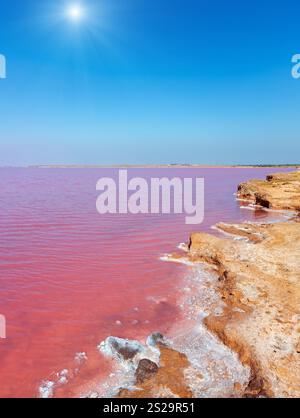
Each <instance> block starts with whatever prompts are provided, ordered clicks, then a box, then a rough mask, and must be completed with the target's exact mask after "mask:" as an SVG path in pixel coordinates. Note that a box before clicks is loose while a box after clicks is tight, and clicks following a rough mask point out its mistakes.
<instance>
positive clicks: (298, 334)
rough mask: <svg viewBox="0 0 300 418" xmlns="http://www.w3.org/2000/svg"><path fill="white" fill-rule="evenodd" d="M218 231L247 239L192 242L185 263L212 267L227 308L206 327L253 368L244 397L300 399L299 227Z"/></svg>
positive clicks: (243, 227)
mask: <svg viewBox="0 0 300 418" xmlns="http://www.w3.org/2000/svg"><path fill="white" fill-rule="evenodd" d="M218 228H219V229H220V230H223V231H224V232H226V233H230V234H231V235H233V236H236V237H239V236H241V237H245V236H246V237H247V238H248V239H247V240H231V239H221V238H218V237H215V236H212V235H209V234H204V233H203V234H202V233H197V234H194V235H192V237H191V241H190V247H189V258H190V259H191V260H192V261H204V262H206V263H210V264H213V265H214V266H216V268H217V269H218V272H219V277H220V278H219V280H220V289H219V290H220V292H221V295H222V299H223V301H224V302H225V303H226V309H225V310H224V313H223V315H219V316H213V315H210V316H209V317H208V318H206V320H205V322H206V325H207V326H208V328H209V329H210V330H212V331H213V332H215V333H216V334H217V335H218V336H219V337H220V338H221V339H222V341H223V342H224V343H225V344H226V345H228V346H229V347H230V348H232V349H233V350H235V351H236V352H238V353H239V355H240V359H241V360H242V362H243V363H245V364H248V365H250V366H251V370H252V378H251V380H250V382H249V385H248V388H247V390H246V392H245V396H275V397H299V396H300V357H299V352H298V351H299V344H300V261H299V260H300V224H299V223H297V222H285V223H276V224H265V225H257V224H241V225H236V224H235V225H228V224H219V225H218ZM297 347H298V348H297Z"/></svg>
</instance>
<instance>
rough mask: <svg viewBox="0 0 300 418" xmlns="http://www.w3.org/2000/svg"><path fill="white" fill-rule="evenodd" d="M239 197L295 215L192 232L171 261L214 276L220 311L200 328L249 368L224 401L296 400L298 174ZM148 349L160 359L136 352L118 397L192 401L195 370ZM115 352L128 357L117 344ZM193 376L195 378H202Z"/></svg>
mask: <svg viewBox="0 0 300 418" xmlns="http://www.w3.org/2000/svg"><path fill="white" fill-rule="evenodd" d="M237 197H238V199H242V200H247V201H248V203H249V204H251V205H253V206H254V207H258V206H259V207H260V208H261V207H263V208H267V209H269V210H270V209H275V210H284V211H286V210H288V211H292V212H293V214H294V216H293V218H291V219H289V220H288V221H286V222H276V223H268V224H267V223H266V224H257V223H243V224H224V223H220V224H218V225H216V229H217V230H218V231H219V235H221V234H222V233H224V238H222V237H220V236H217V235H212V234H206V233H195V234H193V235H192V236H191V238H190V243H189V245H188V248H187V251H186V253H185V254H184V255H183V254H174V255H173V256H172V257H171V258H172V259H173V261H175V260H176V261H180V260H183V261H185V262H189V263H195V264H196V263H204V264H205V265H209V266H211V267H212V268H213V270H214V272H215V274H216V275H217V284H216V285H215V288H214V290H215V292H217V293H218V294H219V296H220V301H221V303H222V309H221V310H220V311H219V312H218V313H216V311H211V312H210V313H209V314H208V315H206V316H205V317H204V319H203V323H204V324H205V326H206V327H207V329H208V330H209V331H210V332H212V333H213V334H214V335H216V336H217V337H218V339H220V340H221V341H222V343H223V344H224V345H225V346H226V347H228V348H229V349H231V350H232V351H233V352H234V353H237V355H238V357H239V359H240V362H241V363H242V365H243V366H244V367H246V368H248V370H249V374H248V377H247V381H246V382H245V383H241V382H238V381H236V382H235V383H234V385H233V387H232V388H231V389H230V391H231V392H230V393H224V396H232V397H299V396H300V222H299V220H300V218H299V213H300V172H294V173H285V174H276V175H271V176H268V177H267V179H266V181H261V180H253V181H250V182H248V183H244V184H241V185H240V186H239V187H238V195H237ZM123 341H124V340H123ZM111 342H112V341H110V343H111ZM106 343H107V342H106ZM137 344H138V343H137ZM104 346H105V344H104ZM121 346H122V344H121ZM111 347H112V346H111V344H110V349H109V350H110V351H111ZM147 347H148V349H149V347H152V349H154V352H155V353H156V354H157V351H155V350H158V356H157V357H156V358H155V356H154V357H153V356H152V357H151V356H150V357H149V355H146V351H145V347H144V348H141V347H140V348H139V349H137V350H135V352H134V353H133V355H132V358H131V360H130V361H132V360H133V359H134V358H135V359H136V360H135V365H134V370H135V382H134V384H133V387H132V388H127V389H123V390H121V391H120V392H119V394H118V396H119V397H170V396H172V397H193V396H195V391H193V389H192V386H191V384H190V383H189V381H188V379H187V375H188V373H187V370H191V369H192V374H193V376H194V378H195V376H197V373H198V374H199V372H197V370H195V368H194V367H193V366H192V365H191V362H190V360H189V358H188V357H187V356H186V355H185V354H184V353H182V352H179V351H177V350H174V349H173V348H172V347H170V346H169V345H168V343H167V342H166V341H164V339H163V337H162V336H160V335H159V334H155V339H154V340H151V342H150V344H148V345H147ZM102 348H103V345H102ZM115 349H116V346H115ZM106 351H107V350H106ZM148 351H149V350H148ZM118 352H119V353H121V355H123V356H124V355H125V356H126V355H127V354H124V353H126V350H125V351H124V350H123V354H122V347H121V350H120V346H119V349H118ZM137 354H138V356H137ZM148 354H149V353H148ZM127 361H128V358H127ZM197 378H199V379H200V380H201V376H198V377H197ZM202 378H203V376H202ZM194 380H195V379H194Z"/></svg>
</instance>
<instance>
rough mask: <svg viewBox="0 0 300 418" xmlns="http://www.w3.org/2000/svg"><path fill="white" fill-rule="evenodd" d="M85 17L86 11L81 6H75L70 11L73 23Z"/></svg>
mask: <svg viewBox="0 0 300 418" xmlns="http://www.w3.org/2000/svg"><path fill="white" fill-rule="evenodd" d="M83 16H84V10H83V8H82V7H81V6H80V5H77V4H74V5H72V6H70V7H69V9H68V17H69V19H71V20H73V21H79V20H81V19H82V18H83Z"/></svg>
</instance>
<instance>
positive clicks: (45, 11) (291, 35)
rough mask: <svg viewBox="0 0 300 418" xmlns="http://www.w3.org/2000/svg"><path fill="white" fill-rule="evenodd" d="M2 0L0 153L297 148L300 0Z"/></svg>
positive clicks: (271, 155) (21, 159) (95, 154)
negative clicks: (73, 10) (295, 63)
mask: <svg viewBox="0 0 300 418" xmlns="http://www.w3.org/2000/svg"><path fill="white" fill-rule="evenodd" d="M73 3H78V2H76V0H74V1H72V0H70V1H68V0H43V1H40V0H22V1H17V2H16V1H14V2H12V1H8V0H7V1H5V0H0V53H2V54H4V55H5V56H6V59H7V75H8V78H7V79H6V80H0V165H27V164H37V163H42V164H48V163H66V164H71V163H76V164H95V163H98V164H111V163H132V164H141V163H203V164H227V163H237V164H247V163H281V162H282V163H293V162H299V160H300V130H299V121H300V118H299V111H300V106H299V104H300V79H299V80H295V79H293V78H292V77H291V68H292V64H291V58H292V56H293V55H294V54H296V53H300V36H299V29H300V24H299V16H300V2H299V0H286V1H274V2H271V1H270V0H251V1H247V0H245V1H241V0H227V1H225V0H222V1H221V0H215V1H212V0H97V1H96V0H81V2H80V3H81V4H82V7H83V8H84V9H85V16H84V18H83V19H81V20H80V21H77V22H76V23H75V22H73V21H71V20H70V19H68V18H67V17H66V10H67V9H68V7H69V5H70V4H73Z"/></svg>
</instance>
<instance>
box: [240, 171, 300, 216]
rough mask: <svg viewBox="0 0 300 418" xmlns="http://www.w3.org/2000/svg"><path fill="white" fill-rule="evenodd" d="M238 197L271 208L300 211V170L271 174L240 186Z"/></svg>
mask: <svg viewBox="0 0 300 418" xmlns="http://www.w3.org/2000/svg"><path fill="white" fill-rule="evenodd" d="M238 198H240V199H245V200H248V201H251V202H252V203H254V204H256V205H260V206H263V207H265V208H269V209H279V210H292V211H297V212H300V171H295V172H291V173H279V174H271V175H269V176H267V178H266V180H250V181H248V182H247V183H241V184H240V185H239V187H238Z"/></svg>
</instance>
